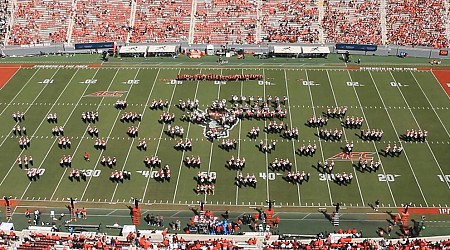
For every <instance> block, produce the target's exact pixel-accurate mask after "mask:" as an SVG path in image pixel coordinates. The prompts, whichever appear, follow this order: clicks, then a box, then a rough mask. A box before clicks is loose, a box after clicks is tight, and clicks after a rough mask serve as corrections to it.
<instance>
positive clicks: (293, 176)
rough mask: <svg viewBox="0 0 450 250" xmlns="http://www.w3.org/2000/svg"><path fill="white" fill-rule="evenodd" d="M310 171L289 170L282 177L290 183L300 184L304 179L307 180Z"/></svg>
mask: <svg viewBox="0 0 450 250" xmlns="http://www.w3.org/2000/svg"><path fill="white" fill-rule="evenodd" d="M310 176H311V173H305V171H302V172H299V171H296V172H291V171H289V172H288V173H287V174H286V176H285V177H284V179H285V180H286V181H287V182H289V183H292V184H302V183H303V182H304V181H306V182H308V181H309V177H310Z"/></svg>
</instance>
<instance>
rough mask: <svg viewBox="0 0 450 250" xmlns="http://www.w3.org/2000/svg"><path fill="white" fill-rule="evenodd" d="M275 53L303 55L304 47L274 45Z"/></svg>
mask: <svg viewBox="0 0 450 250" xmlns="http://www.w3.org/2000/svg"><path fill="white" fill-rule="evenodd" d="M273 53H274V54H301V53H302V47H301V46H294V45H274V46H273Z"/></svg>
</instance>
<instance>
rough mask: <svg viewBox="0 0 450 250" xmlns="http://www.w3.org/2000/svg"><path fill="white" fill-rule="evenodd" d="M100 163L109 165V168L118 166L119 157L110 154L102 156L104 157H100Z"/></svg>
mask: <svg viewBox="0 0 450 250" xmlns="http://www.w3.org/2000/svg"><path fill="white" fill-rule="evenodd" d="M100 164H101V165H102V166H107V167H109V168H112V167H114V166H116V164H117V159H116V157H114V156H113V157H109V156H104V155H103V156H102V158H101V159H100Z"/></svg>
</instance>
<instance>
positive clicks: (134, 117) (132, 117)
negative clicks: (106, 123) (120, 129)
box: [120, 112, 142, 122]
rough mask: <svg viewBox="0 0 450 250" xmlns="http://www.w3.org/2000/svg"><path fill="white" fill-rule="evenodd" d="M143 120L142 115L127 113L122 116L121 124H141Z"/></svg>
mask: <svg viewBox="0 0 450 250" xmlns="http://www.w3.org/2000/svg"><path fill="white" fill-rule="evenodd" d="M141 119H142V114H138V113H136V112H126V113H123V114H122V115H121V116H120V121H121V122H140V121H141Z"/></svg>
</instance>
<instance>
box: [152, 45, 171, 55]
mask: <svg viewBox="0 0 450 250" xmlns="http://www.w3.org/2000/svg"><path fill="white" fill-rule="evenodd" d="M176 51H177V45H150V46H148V53H175V52H176Z"/></svg>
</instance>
